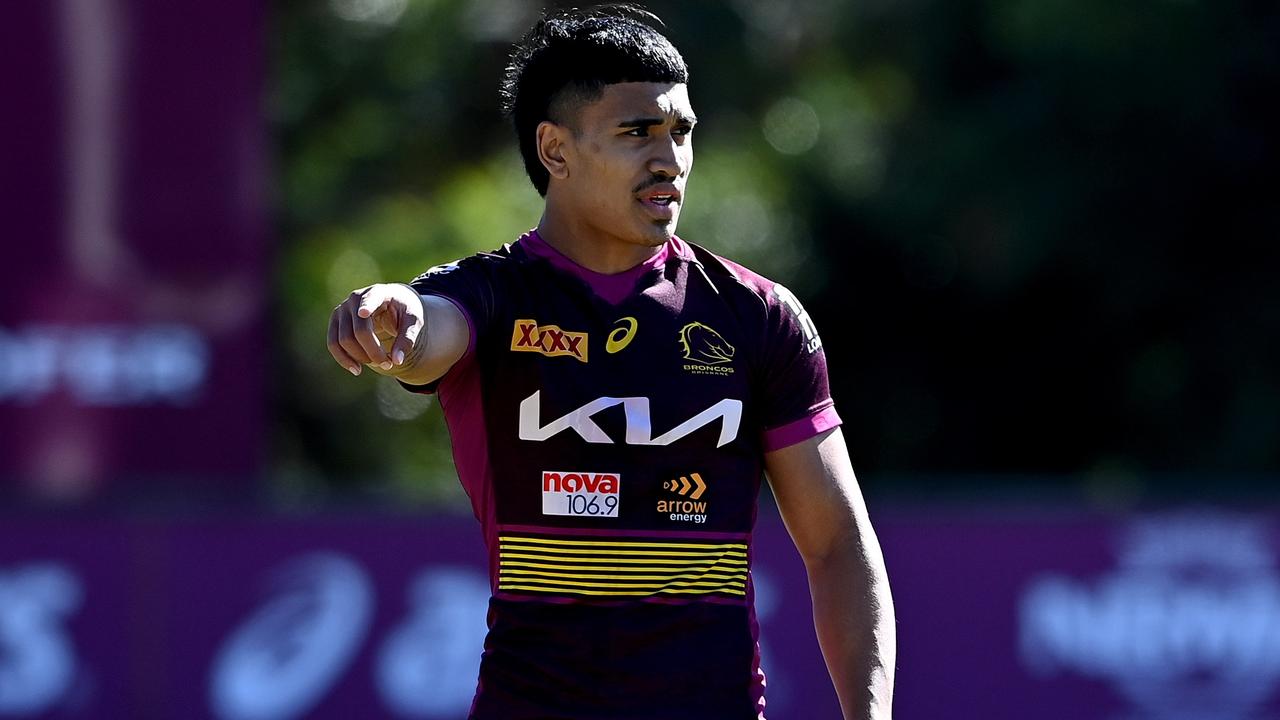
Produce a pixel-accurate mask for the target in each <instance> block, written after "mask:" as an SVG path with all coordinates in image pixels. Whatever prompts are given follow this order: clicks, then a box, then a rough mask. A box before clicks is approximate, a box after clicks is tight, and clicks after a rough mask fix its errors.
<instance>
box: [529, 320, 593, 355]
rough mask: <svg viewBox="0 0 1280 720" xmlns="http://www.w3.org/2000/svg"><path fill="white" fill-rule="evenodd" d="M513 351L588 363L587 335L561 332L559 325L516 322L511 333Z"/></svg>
mask: <svg viewBox="0 0 1280 720" xmlns="http://www.w3.org/2000/svg"><path fill="white" fill-rule="evenodd" d="M511 349H512V350H514V351H516V352H536V353H539V354H541V355H546V356H547V357H560V356H562V355H567V356H569V357H575V358H577V359H578V360H579V361H581V362H586V361H587V334H586V333H584V332H570V331H568V330H561V329H560V327H559V326H558V325H539V324H538V321H537V320H516V324H515V328H514V329H513V330H512V331H511Z"/></svg>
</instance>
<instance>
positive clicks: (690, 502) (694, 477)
mask: <svg viewBox="0 0 1280 720" xmlns="http://www.w3.org/2000/svg"><path fill="white" fill-rule="evenodd" d="M662 489H663V490H666V491H668V492H671V493H675V494H676V495H679V496H680V499H675V498H671V499H665V500H659V501H658V505H657V511H658V512H660V513H663V514H665V515H667V516H668V518H667V519H669V520H671V521H672V522H691V523H697V524H702V523H705V522H706V521H707V504H708V503H707V501H706V500H703V499H702V495H703V493H705V492H706V491H707V483H706V481H705V480H703V479H702V476H701V475H699V474H698V473H689V474H688V475H687V476H686V475H681V476H680V477H679V478H677V479H673V480H667V481H666V482H664V483H662Z"/></svg>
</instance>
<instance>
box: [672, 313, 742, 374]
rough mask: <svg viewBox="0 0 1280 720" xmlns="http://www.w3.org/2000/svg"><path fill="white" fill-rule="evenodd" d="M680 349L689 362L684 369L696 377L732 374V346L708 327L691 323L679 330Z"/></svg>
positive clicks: (698, 323)
mask: <svg viewBox="0 0 1280 720" xmlns="http://www.w3.org/2000/svg"><path fill="white" fill-rule="evenodd" d="M680 347H681V349H682V350H683V351H684V359H685V360H688V361H689V362H688V363H686V364H685V366H684V369H685V370H688V371H689V372H691V373H695V374H698V375H729V374H730V373H732V372H733V367H731V366H730V363H732V362H733V353H734V349H733V346H732V345H730V344H729V341H727V340H725V339H724V337H723V336H722V335H721V334H720V333H718V332H716V331H715V330H713V329H712V328H711V327H710V326H709V325H704V324H702V323H700V322H691V323H689V324H688V325H685V326H684V327H682V328H680Z"/></svg>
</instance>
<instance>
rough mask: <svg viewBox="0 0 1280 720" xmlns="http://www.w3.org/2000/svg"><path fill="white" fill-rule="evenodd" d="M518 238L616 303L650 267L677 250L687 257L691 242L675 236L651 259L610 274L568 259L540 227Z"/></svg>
mask: <svg viewBox="0 0 1280 720" xmlns="http://www.w3.org/2000/svg"><path fill="white" fill-rule="evenodd" d="M517 242H518V243H519V244H520V245H521V246H523V247H524V249H525V251H527V252H528V253H529V254H530V255H533V256H534V257H540V258H544V259H546V260H548V261H550V263H551V265H552V267H555V268H556V269H558V270H562V271H564V272H567V273H569V274H570V275H573V276H575V277H578V278H580V279H581V280H582V281H583V282H585V283H586V284H587V286H588V287H590V288H591V289H592V291H594V292H595V294H596V295H599V296H600V297H601V298H603V299H604V300H605V302H608V303H609V304H610V305H617V304H618V303H620V302H622V301H623V300H625V299H627V297H628V296H630V295H631V293H632V291H634V290H635V289H636V280H639V279H640V276H642V275H644V274H645V273H647V272H649V271H650V270H653V269H654V268H658V267H661V266H662V264H663V263H665V262H666V261H667V258H669V257H671V254H672V253H675V254H676V256H677V257H684V258H687V257H689V256H690V253H689V249H688V246H687V245H685V243H684V241H683V240H681V239H680V238H677V237H672V238H671V240H669V241H667V242H666V244H664V245H663V246H662V247H661V248H659V249H658V252H657V253H655V254H654V255H653V257H651V258H649V259H648V260H645V261H644V262H642V263H640V264H639V265H636V266H635V267H633V268H630V269H627V270H623V271H622V272H620V273H614V274H612V275H608V274H605V273H599V272H596V271H595V270H589V269H587V268H584V267H582V266H581V265H579V264H578V263H576V262H574V261H573V260H571V259H569V258H568V257H567V256H566V255H564V254H563V253H561V252H560V251H559V250H557V249H555V248H554V247H551V245H550V243H548V242H547V241H546V240H543V239H542V236H541V235H539V234H538V231H537V230H530V231H529V232H527V233H525V234H524V235H521V236H520V239H519V240H518V241H517Z"/></svg>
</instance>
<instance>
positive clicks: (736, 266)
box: [685, 242, 789, 310]
mask: <svg viewBox="0 0 1280 720" xmlns="http://www.w3.org/2000/svg"><path fill="white" fill-rule="evenodd" d="M685 245H687V246H688V247H689V254H690V256H691V262H693V263H694V264H696V265H698V266H700V267H701V269H702V271H703V272H704V273H705V274H706V276H707V279H708V280H710V281H711V283H712V284H714V285H716V286H717V288H718V289H723V290H727V291H728V292H732V293H735V294H738V295H749V296H751V297H754V298H755V300H756V301H757V302H758V303H759V304H760V306H761V308H762V309H765V310H767V309H769V308H770V307H771V306H774V305H777V304H778V293H779V291H781V292H782V293H787V294H789V293H788V291H787V290H786V288H784V287H782V285H779V284H778V283H776V282H774V281H773V280H770V279H769V278H767V277H765V276H763V275H761V274H760V273H758V272H755V271H754V270H751V269H750V268H748V267H746V266H745V265H742V264H740V263H736V262H734V261H733V260H730V259H728V258H726V257H722V256H720V255H717V254H715V253H713V252H711V251H710V250H708V249H706V248H704V247H702V246H701V245H696V244H694V243H691V242H685Z"/></svg>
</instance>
